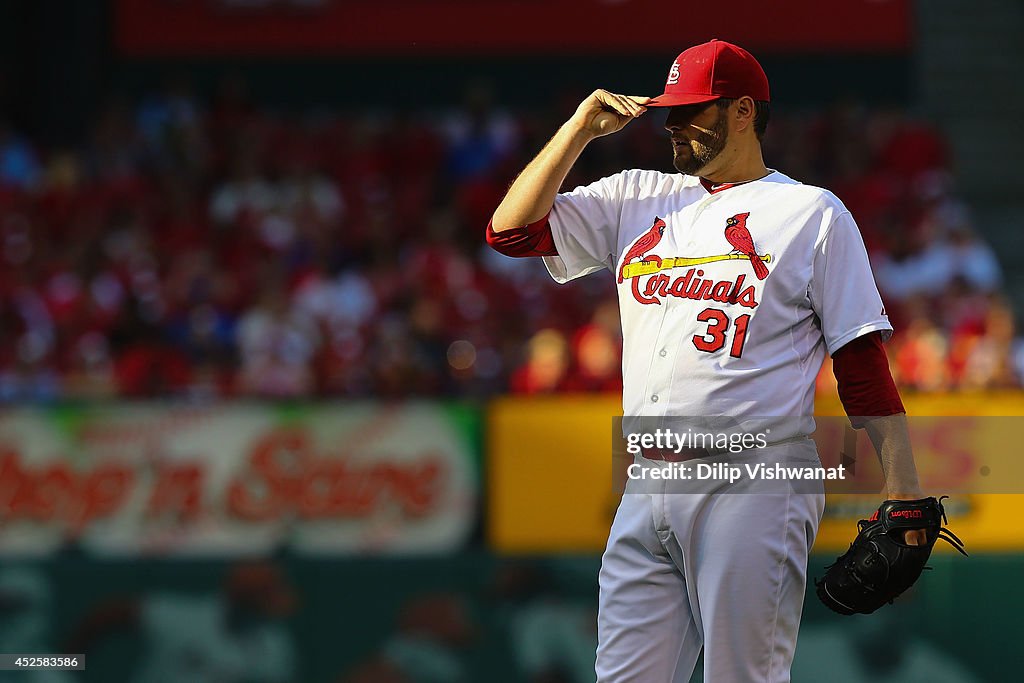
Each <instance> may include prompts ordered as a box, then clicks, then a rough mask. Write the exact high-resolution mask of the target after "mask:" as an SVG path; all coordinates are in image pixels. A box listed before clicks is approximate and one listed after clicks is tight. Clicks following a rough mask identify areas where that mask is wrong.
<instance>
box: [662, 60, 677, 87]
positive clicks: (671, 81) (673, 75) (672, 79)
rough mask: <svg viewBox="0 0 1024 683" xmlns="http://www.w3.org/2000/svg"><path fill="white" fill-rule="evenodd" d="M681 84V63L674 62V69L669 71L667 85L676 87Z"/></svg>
mask: <svg viewBox="0 0 1024 683" xmlns="http://www.w3.org/2000/svg"><path fill="white" fill-rule="evenodd" d="M678 82H679V62H672V68H671V69H669V70H668V80H667V81H665V85H675V84H676V83H678Z"/></svg>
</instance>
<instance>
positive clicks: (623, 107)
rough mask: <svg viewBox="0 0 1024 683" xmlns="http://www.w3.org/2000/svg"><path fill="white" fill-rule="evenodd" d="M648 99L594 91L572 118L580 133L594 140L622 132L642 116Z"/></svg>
mask: <svg viewBox="0 0 1024 683" xmlns="http://www.w3.org/2000/svg"><path fill="white" fill-rule="evenodd" d="M650 101H651V98H650V97H639V96H636V95H616V94H615V93H611V92H608V91H607V90H595V91H594V92H593V93H591V95H590V97H588V98H587V99H585V100H583V102H582V103H580V106H579V107H577V109H576V113H575V114H573V116H572V119H571V120H572V122H573V123H575V125H576V126H577V127H578V128H579V130H580V131H582V132H584V133H587V134H588V135H591V136H593V137H595V138H599V137H601V136H602V135H611V134H612V133H617V132H619V131H620V130H622V129H623V128H624V127H625V126H626V124H627V123H629V122H630V121H632V120H633V119H635V118H637V117H639V116H641V115H643V113H644V112H645V111H647V107H645V106H644V105H646V104H647V103H648V102H650Z"/></svg>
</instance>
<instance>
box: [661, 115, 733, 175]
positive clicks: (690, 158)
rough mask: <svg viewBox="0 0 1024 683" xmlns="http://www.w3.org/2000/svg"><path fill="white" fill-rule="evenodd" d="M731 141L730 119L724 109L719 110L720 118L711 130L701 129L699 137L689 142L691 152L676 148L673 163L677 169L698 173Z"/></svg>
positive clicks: (682, 171)
mask: <svg viewBox="0 0 1024 683" xmlns="http://www.w3.org/2000/svg"><path fill="white" fill-rule="evenodd" d="M728 141H729V121H728V118H727V117H726V116H725V115H724V112H722V110H719V111H718V118H717V119H716V120H715V124H714V125H713V126H712V127H711V131H710V132H705V131H699V132H698V134H697V137H695V138H691V139H690V142H689V145H688V146H689V148H690V153H689V154H686V153H685V152H681V151H680V149H679V148H674V156H673V158H672V165H673V166H675V167H676V170H677V171H679V172H680V173H685V174H686V175H698V174H699V173H700V171H701V169H703V168H704V167H706V166H707V165H708V164H710V163H711V162H712V161H714V160H715V158H716V157H717V156H718V155H719V154H721V153H722V150H723V149H725V145H726V143H727V142H728Z"/></svg>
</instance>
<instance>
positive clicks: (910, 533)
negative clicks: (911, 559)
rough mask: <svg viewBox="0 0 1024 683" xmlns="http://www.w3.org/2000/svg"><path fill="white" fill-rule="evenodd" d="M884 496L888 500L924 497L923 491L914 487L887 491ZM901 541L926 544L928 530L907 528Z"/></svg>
mask: <svg viewBox="0 0 1024 683" xmlns="http://www.w3.org/2000/svg"><path fill="white" fill-rule="evenodd" d="M886 497H887V498H888V499H889V500H920V499H922V498H924V491H922V490H921V489H919V488H916V487H914V488H910V489H909V490H907V491H900V492H895V491H889V492H888V495H887V496H886ZM903 542H904V543H906V544H907V545H928V532H927V531H925V530H924V529H907V530H906V531H904V532H903Z"/></svg>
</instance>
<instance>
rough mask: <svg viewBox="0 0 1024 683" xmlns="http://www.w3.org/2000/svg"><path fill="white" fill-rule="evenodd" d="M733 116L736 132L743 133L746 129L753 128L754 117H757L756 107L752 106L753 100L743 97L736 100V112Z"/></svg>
mask: <svg viewBox="0 0 1024 683" xmlns="http://www.w3.org/2000/svg"><path fill="white" fill-rule="evenodd" d="M733 115H734V117H735V119H736V128H737V130H740V131H743V130H746V129H747V128H751V129H752V128H753V126H754V117H755V116H756V115H757V107H756V106H755V104H754V98H752V97H749V96H747V95H744V96H743V97H741V98H739V99H738V100H736V110H735V112H734V114H733Z"/></svg>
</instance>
